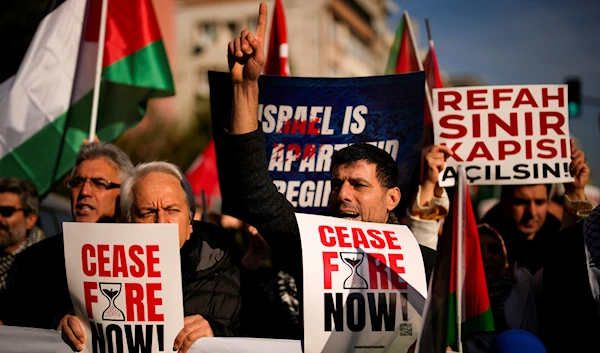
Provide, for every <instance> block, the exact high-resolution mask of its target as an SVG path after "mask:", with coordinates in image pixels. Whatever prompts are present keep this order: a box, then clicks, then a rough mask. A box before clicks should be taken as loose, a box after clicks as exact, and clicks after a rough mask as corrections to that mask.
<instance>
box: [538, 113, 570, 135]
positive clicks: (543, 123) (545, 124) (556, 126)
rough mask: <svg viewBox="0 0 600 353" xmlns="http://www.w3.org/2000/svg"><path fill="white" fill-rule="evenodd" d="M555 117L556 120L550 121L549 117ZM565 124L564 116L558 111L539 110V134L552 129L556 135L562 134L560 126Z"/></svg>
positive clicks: (544, 133)
mask: <svg viewBox="0 0 600 353" xmlns="http://www.w3.org/2000/svg"><path fill="white" fill-rule="evenodd" d="M551 117H554V118H556V122H554V123H551V122H550V121H548V119H549V118H551ZM564 124H565V116H564V115H562V114H561V113H559V112H540V135H542V136H544V135H548V130H554V131H555V132H556V133H557V134H558V135H564V134H565V133H564V132H563V131H562V129H561V127H562V126H563V125H564Z"/></svg>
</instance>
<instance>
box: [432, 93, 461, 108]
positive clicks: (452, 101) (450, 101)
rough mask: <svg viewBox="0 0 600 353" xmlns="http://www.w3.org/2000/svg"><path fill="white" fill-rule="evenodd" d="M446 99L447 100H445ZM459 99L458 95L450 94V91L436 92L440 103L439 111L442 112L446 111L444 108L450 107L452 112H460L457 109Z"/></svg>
mask: <svg viewBox="0 0 600 353" xmlns="http://www.w3.org/2000/svg"><path fill="white" fill-rule="evenodd" d="M446 99H447V100H446ZM460 100H461V97H460V93H458V92H452V91H442V92H438V102H440V104H439V105H440V111H441V112H443V111H444V109H446V106H450V108H452V109H454V110H460V108H459V107H458V102H460Z"/></svg>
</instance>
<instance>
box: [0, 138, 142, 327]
mask: <svg viewBox="0 0 600 353" xmlns="http://www.w3.org/2000/svg"><path fill="white" fill-rule="evenodd" d="M132 171H133V164H132V163H131V160H130V159H129V156H127V154H126V153H125V152H123V151H122V150H121V149H119V148H118V147H117V146H115V145H112V144H108V143H89V144H86V145H84V146H82V148H81V150H80V151H79V153H78V154H77V157H76V160H75V166H74V167H73V170H72V172H71V176H70V178H69V180H68V181H67V187H68V188H69V190H70V194H71V213H72V214H73V219H74V220H75V221H76V222H92V223H95V222H115V221H116V220H117V219H118V217H119V213H118V209H119V207H118V205H119V195H120V184H121V181H122V180H125V178H126V177H128V176H129V174H131V172H132ZM72 310H73V305H72V303H71V297H70V295H69V289H68V285H67V275H66V269H65V256H64V243H63V235H62V234H58V235H56V236H52V237H49V238H48V239H45V240H43V241H41V242H39V243H37V244H35V245H33V246H31V247H30V248H28V249H27V250H26V251H24V252H23V253H22V257H21V259H20V262H19V271H18V273H16V276H15V282H14V285H13V286H12V288H11V289H10V290H9V291H7V292H6V294H5V296H4V297H3V298H2V300H1V301H0V321H2V322H3V323H4V324H5V325H11V326H24V327H38V328H47V329H61V328H62V326H63V325H64V324H65V323H66V321H67V320H68V319H69V317H70V315H68V313H69V312H71V311H72Z"/></svg>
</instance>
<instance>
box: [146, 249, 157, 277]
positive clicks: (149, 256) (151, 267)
mask: <svg viewBox="0 0 600 353" xmlns="http://www.w3.org/2000/svg"><path fill="white" fill-rule="evenodd" d="M158 251H159V249H158V245H147V246H146V263H147V264H148V277H160V271H157V270H156V269H155V266H156V265H157V264H158V263H159V258H158V257H156V256H155V255H154V253H155V252H158Z"/></svg>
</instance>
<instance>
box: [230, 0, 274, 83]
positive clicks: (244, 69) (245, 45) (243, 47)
mask: <svg viewBox="0 0 600 353" xmlns="http://www.w3.org/2000/svg"><path fill="white" fill-rule="evenodd" d="M266 30H267V4H265V3H264V2H261V3H260V7H259V12H258V24H257V25H256V33H255V34H254V35H253V34H252V33H250V32H249V31H248V30H247V29H244V30H243V31H242V32H241V34H240V36H239V37H238V38H236V39H235V40H234V41H232V42H229V46H228V50H227V61H228V63H229V71H230V72H231V81H232V82H233V83H234V84H235V83H244V82H256V81H258V78H259V77H260V74H261V72H262V69H263V66H264V64H265V53H264V42H265V32H266Z"/></svg>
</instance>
